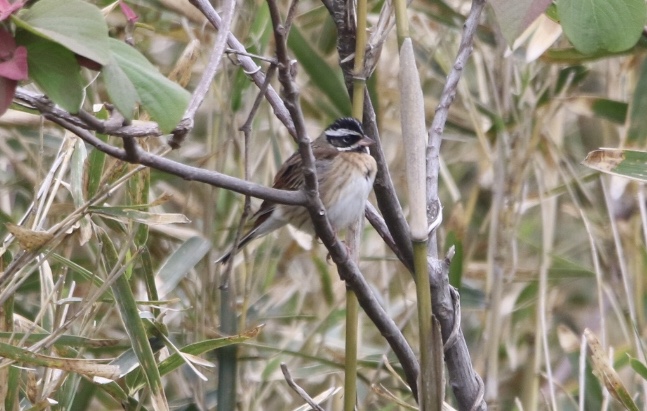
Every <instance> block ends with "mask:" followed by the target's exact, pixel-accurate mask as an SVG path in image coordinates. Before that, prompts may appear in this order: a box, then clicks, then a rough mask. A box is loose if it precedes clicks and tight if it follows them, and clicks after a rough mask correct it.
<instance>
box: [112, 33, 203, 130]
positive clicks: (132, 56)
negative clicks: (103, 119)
mask: <svg viewBox="0 0 647 411" xmlns="http://www.w3.org/2000/svg"><path fill="white" fill-rule="evenodd" d="M110 50H111V51H112V56H113V60H112V61H111V62H110V64H118V65H119V68H120V69H121V70H122V71H123V73H124V74H125V75H126V76H127V77H128V79H129V80H130V81H131V82H132V84H133V86H134V88H135V90H136V92H137V96H138V101H139V102H140V103H141V105H142V106H143V107H144V109H146V111H148V113H149V114H150V115H151V117H152V118H153V119H154V120H155V121H157V123H158V124H159V126H160V129H161V130H162V131H163V132H169V131H171V130H172V129H173V128H174V127H175V126H176V124H177V123H178V122H179V121H180V119H181V118H182V116H183V115H184V111H185V110H186V107H187V106H188V104H189V98H190V97H191V95H190V94H189V92H188V91H186V90H185V89H183V88H182V87H180V86H179V85H178V84H176V83H174V82H172V81H171V80H169V79H167V78H166V77H164V76H163V75H162V74H161V73H160V72H159V71H158V70H157V69H156V68H155V67H154V66H153V65H152V64H151V63H150V62H149V61H148V60H146V58H145V57H144V56H143V55H142V54H141V53H140V52H138V51H137V50H135V49H134V48H133V47H131V46H129V45H127V44H125V43H123V42H121V41H119V40H115V39H110ZM107 86H108V90H109V91H108V92H109V93H111V95H112V93H115V92H116V91H115V90H114V87H122V85H121V84H119V83H110V84H108V85H107ZM131 109H132V108H129V107H125V108H124V107H119V111H121V112H122V114H124V116H127V114H128V113H130V112H131V111H128V110H131Z"/></svg>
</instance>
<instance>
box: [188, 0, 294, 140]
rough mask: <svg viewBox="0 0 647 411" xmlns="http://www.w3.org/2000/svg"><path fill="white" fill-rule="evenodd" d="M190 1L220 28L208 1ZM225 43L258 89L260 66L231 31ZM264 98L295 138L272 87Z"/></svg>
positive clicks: (260, 84) (262, 76) (288, 116)
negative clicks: (235, 53)
mask: <svg viewBox="0 0 647 411" xmlns="http://www.w3.org/2000/svg"><path fill="white" fill-rule="evenodd" d="M190 1H191V3H192V4H193V5H194V6H195V7H197V8H198V10H200V11H201V12H202V13H203V14H204V15H205V17H207V20H209V22H210V23H211V24H212V25H213V27H215V28H216V30H220V29H221V28H222V19H221V18H220V16H219V15H218V13H217V12H216V10H214V8H213V6H212V5H211V3H210V2H209V1H207V0H190ZM227 44H229V47H230V48H232V49H233V50H234V51H235V52H237V53H238V61H239V62H240V65H241V67H242V68H243V70H244V71H245V73H246V74H247V75H248V76H249V77H250V78H251V79H252V81H253V82H254V84H256V86H257V87H258V88H259V89H260V88H261V87H262V86H263V83H264V82H265V73H263V72H262V71H261V68H260V67H259V66H258V65H257V64H256V63H255V62H254V60H252V58H251V57H249V55H248V54H247V50H245V46H243V45H242V43H241V42H240V41H238V39H237V38H236V37H235V36H234V35H233V34H232V33H229V36H228V39H227ZM265 98H266V99H267V101H268V103H270V106H271V107H272V109H273V110H274V114H275V115H276V118H278V119H279V120H280V121H281V122H282V123H283V125H284V126H285V127H286V128H287V129H288V131H289V132H290V134H291V135H292V136H293V137H295V138H296V136H297V130H296V128H295V125H294V123H293V122H292V118H291V117H290V113H289V111H288V109H287V108H286V107H285V105H284V104H283V101H282V100H281V98H280V97H279V95H278V94H277V93H276V90H274V88H273V87H271V86H270V87H268V88H267V91H266V92H265Z"/></svg>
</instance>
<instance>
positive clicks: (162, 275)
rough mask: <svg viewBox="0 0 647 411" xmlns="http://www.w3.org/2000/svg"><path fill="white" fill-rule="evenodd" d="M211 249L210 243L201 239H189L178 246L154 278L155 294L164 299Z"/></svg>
mask: <svg viewBox="0 0 647 411" xmlns="http://www.w3.org/2000/svg"><path fill="white" fill-rule="evenodd" d="M210 249H211V242H209V241H208V240H206V239H204V238H202V237H191V238H189V239H188V240H187V241H186V242H185V243H184V244H182V245H181V246H180V248H178V249H177V250H175V252H174V253H173V254H171V256H170V257H169V258H168V259H167V260H166V261H165V262H164V264H163V265H162V266H161V267H160V269H159V271H158V272H157V275H156V276H155V278H156V279H157V283H158V284H159V286H158V287H157V292H158V293H159V295H160V297H162V298H163V297H164V296H165V295H166V294H168V293H169V292H171V291H172V290H173V289H174V288H175V287H176V286H177V284H178V283H179V282H180V280H181V279H182V278H184V276H185V275H186V274H187V273H188V272H189V270H191V269H192V268H193V267H194V266H195V265H196V264H197V263H198V262H199V261H200V260H202V258H203V257H204V256H205V255H206V254H207V253H208V252H209V250H210Z"/></svg>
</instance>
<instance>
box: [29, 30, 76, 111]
mask: <svg viewBox="0 0 647 411" xmlns="http://www.w3.org/2000/svg"><path fill="white" fill-rule="evenodd" d="M16 42H17V43H18V44H20V45H23V46H25V47H26V48H27V62H28V63H29V76H30V77H31V78H32V79H33V80H34V81H35V82H36V84H38V86H39V87H40V88H41V89H42V90H43V92H44V93H45V94H46V95H47V96H48V97H49V98H50V99H52V101H54V102H55V103H56V104H58V105H59V106H61V107H63V108H64V109H65V110H67V111H69V112H70V113H77V112H78V111H79V108H80V107H81V103H82V102H83V96H84V90H83V89H84V87H85V83H84V81H83V78H82V77H81V68H80V67H79V63H78V62H77V61H76V57H74V53H72V52H71V51H70V50H68V49H66V48H65V47H63V46H61V45H60V44H58V43H55V42H53V41H49V40H47V39H45V38H43V37H40V36H36V35H34V34H32V33H30V32H27V31H24V30H19V31H18V33H17V35H16Z"/></svg>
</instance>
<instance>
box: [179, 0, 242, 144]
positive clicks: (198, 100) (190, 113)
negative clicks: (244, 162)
mask: <svg viewBox="0 0 647 411" xmlns="http://www.w3.org/2000/svg"><path fill="white" fill-rule="evenodd" d="M195 2H196V3H203V2H205V0H195ZM207 4H208V2H207ZM235 4H236V2H235V1H232V0H229V1H225V2H224V9H225V11H224V17H225V18H224V21H222V25H221V27H220V28H219V29H218V36H217V37H216V40H215V41H214V43H213V48H212V49H211V55H210V57H209V63H208V64H207V67H206V68H205V69H204V71H203V72H202V77H201V78H200V81H199V82H198V86H197V87H196V88H195V90H194V91H193V95H192V96H191V101H190V102H189V107H187V109H186V111H185V113H184V117H183V118H182V121H181V122H180V124H178V126H177V127H176V128H175V130H173V137H171V139H170V140H169V142H168V144H169V145H170V146H171V147H172V148H174V149H177V148H179V147H180V145H181V144H182V142H183V141H184V139H185V138H186V135H187V134H188V133H189V131H191V130H192V129H193V121H194V117H195V113H196V111H198V108H199V107H200V106H201V105H202V102H203V101H204V96H205V95H206V94H207V92H208V91H209V86H211V82H212V81H213V78H214V76H215V75H216V72H217V71H218V67H219V66H220V60H221V59H222V55H223V54H225V49H226V46H227V39H228V37H229V28H230V27H231V20H232V17H233V15H234V8H235Z"/></svg>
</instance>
